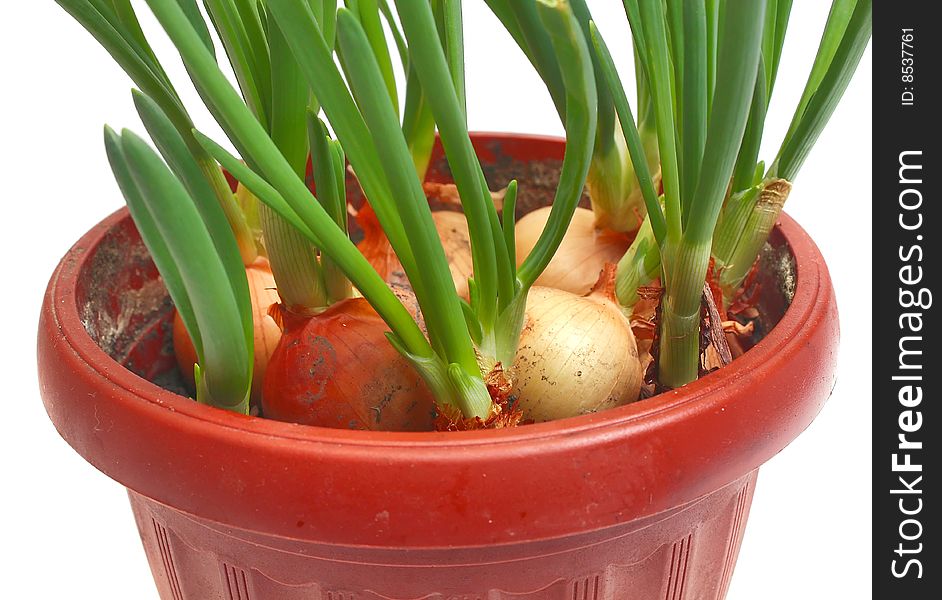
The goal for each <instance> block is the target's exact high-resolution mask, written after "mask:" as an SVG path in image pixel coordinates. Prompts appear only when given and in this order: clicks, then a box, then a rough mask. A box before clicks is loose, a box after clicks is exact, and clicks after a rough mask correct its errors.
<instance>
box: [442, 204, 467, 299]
mask: <svg viewBox="0 0 942 600" xmlns="http://www.w3.org/2000/svg"><path fill="white" fill-rule="evenodd" d="M432 220H433V221H434V222H435V229H436V230H437V231H438V237H440V238H441V240H442V247H443V248H444V249H445V257H446V258H447V259H448V270H449V271H451V279H452V281H454V282H455V290H457V292H458V295H459V296H461V297H462V298H464V299H465V300H467V299H468V279H470V278H471V275H472V274H473V272H474V265H473V261H472V259H471V233H470V232H469V231H468V221H467V219H466V218H465V216H464V213H458V212H453V211H450V210H439V211H435V212H433V213H432Z"/></svg>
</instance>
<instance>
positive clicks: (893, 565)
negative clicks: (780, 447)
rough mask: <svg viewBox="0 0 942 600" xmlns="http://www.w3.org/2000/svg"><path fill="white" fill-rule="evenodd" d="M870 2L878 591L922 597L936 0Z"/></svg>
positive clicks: (934, 568) (932, 401) (931, 347)
mask: <svg viewBox="0 0 942 600" xmlns="http://www.w3.org/2000/svg"><path fill="white" fill-rule="evenodd" d="M874 4H875V6H874V7H873V74H874V82H873V98H874V113H873V121H874V122H873V125H874V143H873V144H874V153H873V192H874V199H873V211H874V219H873V227H874V230H873V242H874V243H873V253H874V257H873V288H874V292H873V293H874V299H873V301H874V302H873V333H874V338H873V343H874V351H873V577H874V592H875V595H874V597H875V598H901V599H902V598H905V599H906V600H921V599H923V598H927V599H928V598H938V597H939V591H938V590H939V589H942V565H939V564H938V563H937V562H936V561H935V560H934V559H937V557H938V556H939V552H938V547H937V544H939V541H938V540H939V539H940V537H939V535H938V531H937V530H936V527H937V523H938V519H937V514H938V512H939V507H938V506H937V503H938V502H939V496H938V494H932V493H930V492H929V491H928V490H929V488H930V487H932V488H936V487H937V486H938V484H939V455H940V448H939V446H940V442H942V432H940V428H939V423H938V421H939V419H940V418H942V417H940V414H939V410H938V408H937V405H938V403H939V402H940V401H942V358H940V356H942V353H940V352H939V344H942V336H940V333H939V319H940V317H939V310H938V308H937V307H936V306H935V303H936V302H942V296H937V293H942V291H940V289H939V281H940V273H942V262H940V253H939V241H938V238H939V236H942V223H940V220H939V219H940V217H939V210H938V204H939V202H940V200H942V198H940V194H939V190H940V189H942V172H940V169H942V164H940V160H939V158H940V153H939V136H940V135H942V126H940V116H939V115H940V114H942V98H940V95H939V91H938V90H939V87H940V86H939V81H938V78H939V72H940V71H942V51H940V39H942V31H940V30H939V28H938V27H937V23H938V22H937V20H936V19H935V18H933V17H934V13H935V14H937V10H933V9H938V4H937V3H936V2H928V1H923V0H895V1H893V0H878V1H877V2H875V3H874ZM860 325H861V326H862V325H863V324H862V323H861V324H860ZM845 326H857V325H855V324H845ZM930 590H932V591H931V592H930Z"/></svg>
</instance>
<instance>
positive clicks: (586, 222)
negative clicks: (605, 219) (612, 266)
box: [514, 207, 630, 296]
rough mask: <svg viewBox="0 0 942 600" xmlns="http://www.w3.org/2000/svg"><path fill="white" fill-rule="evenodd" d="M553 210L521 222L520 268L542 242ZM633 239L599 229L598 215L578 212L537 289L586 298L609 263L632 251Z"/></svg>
mask: <svg viewBox="0 0 942 600" xmlns="http://www.w3.org/2000/svg"><path fill="white" fill-rule="evenodd" d="M549 214H550V207H544V208H539V209H537V210H535V211H533V212H531V213H529V214H527V215H525V216H524V217H523V218H522V219H520V220H519V221H517V225H516V226H515V228H514V231H515V235H516V247H517V266H520V265H521V264H522V263H523V260H524V259H525V258H526V257H527V255H528V254H529V253H530V251H531V250H532V249H533V247H534V246H535V245H536V241H537V240H538V239H539V237H540V234H541V233H542V232H543V228H544V227H545V226H546V221H547V219H548V218H549ZM629 243H630V240H629V237H628V236H627V235H625V234H623V233H614V232H610V231H602V230H600V229H597V228H596V227H595V214H594V213H593V212H592V211H591V210H588V209H585V208H577V209H576V212H575V214H574V215H573V217H572V222H571V223H570V224H569V228H568V229H567V230H566V236H565V237H564V238H563V241H562V243H561V244H560V246H559V249H558V250H557V251H556V255H555V256H554V257H553V260H551V261H550V264H549V265H548V266H547V267H546V270H545V271H543V273H542V274H541V275H540V277H539V279H537V280H536V285H540V286H545V287H551V288H556V289H559V290H565V291H567V292H572V293H573V294H577V295H580V296H581V295H583V294H586V293H588V292H589V290H591V289H592V286H594V285H595V282H596V281H597V280H598V277H599V272H601V270H602V268H603V267H604V266H605V264H606V263H617V262H618V261H619V260H620V259H621V257H622V256H624V255H625V252H627V250H628V245H629Z"/></svg>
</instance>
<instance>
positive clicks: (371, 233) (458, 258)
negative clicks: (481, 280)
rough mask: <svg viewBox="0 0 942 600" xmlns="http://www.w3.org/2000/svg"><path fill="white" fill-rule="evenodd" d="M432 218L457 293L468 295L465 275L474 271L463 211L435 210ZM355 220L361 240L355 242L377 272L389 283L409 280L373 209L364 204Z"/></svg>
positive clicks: (469, 239)
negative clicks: (359, 230)
mask: <svg viewBox="0 0 942 600" xmlns="http://www.w3.org/2000/svg"><path fill="white" fill-rule="evenodd" d="M432 221H433V222H434V223H435V229H436V231H437V232H438V237H439V238H441V240H442V247H443V248H444V249H445V257H446V258H447V259H448V269H449V270H450V271H451V279H452V281H453V282H454V284H455V289H456V290H457V292H458V295H459V296H461V297H462V298H464V299H468V279H469V278H470V277H471V275H472V272H473V265H472V260H471V234H470V232H469V231H468V221H467V219H465V216H464V213H460V212H455V211H451V210H438V211H434V212H433V213H432ZM357 223H358V224H359V225H360V228H361V229H362V230H363V240H362V241H361V242H360V243H359V244H358V245H357V248H359V249H360V252H361V253H362V254H363V256H364V257H366V260H368V261H369V263H370V264H371V265H372V266H373V268H374V269H376V272H377V273H379V274H380V276H381V277H382V278H383V279H384V280H385V281H387V282H389V283H400V284H402V283H406V284H407V283H408V281H407V279H406V278H405V273H404V272H403V269H402V265H401V264H400V263H399V258H398V257H397V256H396V253H395V252H394V251H393V249H392V246H391V245H390V244H389V240H388V239H387V238H386V234H385V233H384V232H383V230H382V227H380V224H379V221H378V220H377V218H376V213H374V212H373V209H372V208H370V206H369V205H368V204H367V205H364V207H363V208H362V209H360V211H359V213H358V214H357Z"/></svg>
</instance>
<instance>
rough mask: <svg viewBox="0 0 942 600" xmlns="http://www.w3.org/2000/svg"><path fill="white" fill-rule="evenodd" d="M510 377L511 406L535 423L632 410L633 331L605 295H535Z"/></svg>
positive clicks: (636, 380) (636, 374)
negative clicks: (622, 408)
mask: <svg viewBox="0 0 942 600" xmlns="http://www.w3.org/2000/svg"><path fill="white" fill-rule="evenodd" d="M603 287H604V288H610V286H609V285H606V286H603ZM512 373H513V378H514V388H513V394H514V396H516V398H517V404H516V406H517V407H518V408H520V410H522V411H523V414H524V417H525V418H527V419H533V420H534V421H550V420H553V419H562V418H565V417H573V416H577V415H583V414H587V413H594V412H598V411H600V410H605V409H608V408H613V407H616V406H621V405H623V404H628V403H629V402H634V401H635V400H637V399H638V395H639V393H640V390H641V379H642V371H641V363H640V361H639V360H638V349H637V346H636V345H635V337H634V334H633V333H632V332H631V325H630V324H629V322H628V319H627V318H626V317H625V315H624V314H623V313H622V311H621V309H620V308H619V306H618V305H617V303H616V302H615V300H614V297H613V295H612V293H611V291H610V289H596V290H593V292H592V293H591V294H589V295H588V296H576V295H574V294H571V293H569V292H565V291H562V290H557V289H553V288H547V287H534V288H532V289H531V290H530V294H529V297H528V299H527V312H526V321H525V323H524V328H523V332H522V334H521V338H520V346H519V347H518V350H517V354H516V356H515V357H514V363H513V369H512Z"/></svg>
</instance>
